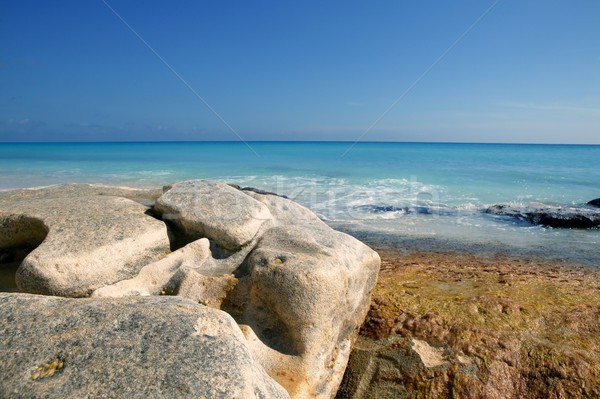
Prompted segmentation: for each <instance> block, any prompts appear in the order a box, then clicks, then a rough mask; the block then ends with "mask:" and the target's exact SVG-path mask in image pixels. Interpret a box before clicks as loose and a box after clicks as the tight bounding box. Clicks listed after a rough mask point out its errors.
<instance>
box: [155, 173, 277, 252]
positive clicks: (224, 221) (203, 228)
mask: <svg viewBox="0 0 600 399" xmlns="http://www.w3.org/2000/svg"><path fill="white" fill-rule="evenodd" d="M156 210H157V211H158V212H159V213H160V214H161V215H162V217H163V220H165V221H168V222H169V223H172V224H173V225H174V226H175V227H176V228H178V229H179V230H180V231H182V232H183V234H185V235H186V236H187V239H188V241H193V240H196V239H199V238H203V237H206V238H208V239H210V240H213V241H214V242H215V243H216V244H217V245H218V246H221V247H223V248H226V249H228V250H233V251H236V250H238V249H240V248H241V247H242V246H244V245H245V244H247V243H249V242H250V241H251V240H252V239H253V238H254V237H255V236H256V234H257V233H258V230H259V228H260V227H261V225H262V224H263V223H264V222H265V221H268V220H271V219H272V217H271V214H270V213H269V210H268V209H267V207H266V206H265V205H264V204H262V203H260V202H258V201H256V200H254V199H253V198H251V197H250V196H248V195H245V194H244V193H243V192H241V191H239V190H237V189H235V188H233V187H231V186H229V185H227V184H224V183H217V182H209V181H205V180H190V181H185V182H181V183H177V184H174V185H173V187H172V188H171V189H170V190H168V191H167V192H165V193H164V194H163V195H162V196H161V197H160V198H159V199H158V201H157V202H156Z"/></svg>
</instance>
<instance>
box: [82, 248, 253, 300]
mask: <svg viewBox="0 0 600 399" xmlns="http://www.w3.org/2000/svg"><path fill="white" fill-rule="evenodd" d="M249 249H250V248H248V249H246V250H245V251H240V253H236V254H235V255H232V256H231V257H230V259H225V260H221V259H220V260H217V259H214V258H213V257H212V256H211V253H210V243H209V241H208V239H206V238H201V239H200V240H196V241H193V242H191V243H190V244H188V245H186V246H185V247H183V248H181V249H178V250H177V251H175V252H173V253H171V254H169V255H166V256H165V257H164V258H163V259H160V260H158V261H156V262H154V263H151V264H149V265H147V266H144V267H143V268H142V269H141V270H140V272H139V273H138V275H137V276H136V277H134V278H131V279H128V280H123V281H119V282H118V283H116V284H113V285H109V286H106V287H102V288H100V289H98V290H96V291H94V293H93V294H92V296H93V297H123V296H140V295H141V296H144V295H178V296H181V297H184V298H188V299H192V300H193V301H195V302H199V303H202V304H204V305H207V306H211V307H214V308H217V309H218V308H219V307H220V306H221V303H222V302H223V300H224V299H225V298H226V296H227V294H228V292H229V291H231V290H232V289H233V287H235V285H236V284H237V279H236V278H234V277H233V276H232V275H231V273H233V272H234V270H236V269H237V268H238V266H239V265H240V263H242V261H243V260H244V258H245V257H246V255H247V254H248V252H249Z"/></svg>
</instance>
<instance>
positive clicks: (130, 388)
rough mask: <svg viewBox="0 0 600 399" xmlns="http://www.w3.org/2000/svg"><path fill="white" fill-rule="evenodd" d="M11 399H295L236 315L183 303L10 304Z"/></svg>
mask: <svg viewBox="0 0 600 399" xmlns="http://www.w3.org/2000/svg"><path fill="white" fill-rule="evenodd" d="M0 319H1V320H4V323H3V328H2V334H1V335H0V357H1V358H2V359H3V371H2V373H1V374H0V392H1V393H2V394H1V396H2V397H3V398H7V399H9V398H26V397H27V398H33V397H38V398H48V399H51V398H61V399H63V398H73V399H76V398H77V399H79V398H86V397H87V398H92V397H93V398H123V397H126V398H131V399H135V398H140V399H145V398H223V399H225V398H239V399H245V398H255V397H257V398H274V399H275V398H276V399H285V398H289V395H288V394H287V392H286V391H285V390H284V389H283V388H282V387H281V386H280V385H278V384H277V383H275V382H274V381H273V380H272V379H271V378H270V377H269V376H268V375H267V374H266V373H265V371H264V370H263V368H262V367H261V366H260V365H259V364H258V363H257V362H256V360H255V359H254V358H253V356H252V354H251V353H250V351H249V349H248V347H247V345H246V344H245V342H244V336H243V335H242V333H241V331H240V329H239V327H238V326H237V324H236V323H235V321H234V320H233V319H232V318H231V316H229V315H228V314H227V313H225V312H222V311H220V310H216V309H212V308H208V307H206V306H202V305H199V304H197V303H194V302H192V301H189V300H186V299H183V298H177V297H146V298H139V297H138V298H101V299H94V298H92V299H89V298H87V299H68V298H57V297H46V296H37V295H29V294H0Z"/></svg>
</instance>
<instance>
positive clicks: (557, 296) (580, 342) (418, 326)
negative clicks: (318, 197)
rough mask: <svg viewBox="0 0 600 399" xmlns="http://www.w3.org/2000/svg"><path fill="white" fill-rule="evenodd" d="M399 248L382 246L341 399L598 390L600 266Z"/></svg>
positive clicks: (508, 397)
mask: <svg viewBox="0 0 600 399" xmlns="http://www.w3.org/2000/svg"><path fill="white" fill-rule="evenodd" d="M405 251H406V250H405V249H397V248H393V249H385V248H383V249H382V251H381V252H380V253H381V255H382V260H383V263H384V265H385V267H386V269H385V273H381V274H380V275H379V279H378V282H377V285H376V288H375V290H374V292H373V297H372V298H373V299H372V302H371V309H370V312H369V315H368V316H367V320H366V322H365V324H364V325H363V327H362V328H361V333H360V337H359V339H358V341H357V342H356V344H355V346H354V349H353V351H352V354H351V356H350V360H349V362H348V367H347V369H346V374H345V375H344V379H343V381H342V384H341V385H340V389H339V391H338V394H337V398H338V399H350V398H352V399H371V398H372V399H375V398H423V399H438V398H492V399H520V398H561V397H565V398H566V397H569V398H571V397H572V398H598V397H600V364H599V363H598V359H599V358H600V345H599V343H600V342H599V341H598V332H599V331H600V318H599V317H598V315H599V313H598V310H599V309H598V306H596V304H597V303H600V271H598V270H597V268H590V267H587V266H585V267H584V266H576V265H568V264H565V263H564V262H563V261H556V262H550V261H548V260H533V259H529V260H528V259H523V258H519V259H516V258H511V257H510V256H499V257H489V256H483V257H480V256H475V255H470V254H466V253H455V254H453V253H449V252H445V253H427V252H423V251H418V252H415V253H413V254H407V253H406V252H405ZM590 304H594V305H590ZM584 320H585V321H584Z"/></svg>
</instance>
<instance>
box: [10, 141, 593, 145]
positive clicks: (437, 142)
mask: <svg viewBox="0 0 600 399" xmlns="http://www.w3.org/2000/svg"><path fill="white" fill-rule="evenodd" d="M245 142H247V143H290V144H294V143H295V144H301V143H331V144H335V143H340V144H341V143H354V141H353V140H245ZM143 143H147V144H153V143H166V144H174V143H239V144H244V142H242V141H239V140H102V141H81V140H80V141H66V140H65V141H62V140H56V141H0V145H1V144H143ZM357 144H477V145H486V144H489V145H557V146H559V145H569V146H600V143H596V144H594V143H543V142H489V141H488V142H480V141H400V140H399V141H388V140H368V141H361V142H359V143H357Z"/></svg>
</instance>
